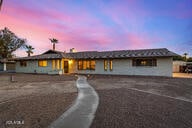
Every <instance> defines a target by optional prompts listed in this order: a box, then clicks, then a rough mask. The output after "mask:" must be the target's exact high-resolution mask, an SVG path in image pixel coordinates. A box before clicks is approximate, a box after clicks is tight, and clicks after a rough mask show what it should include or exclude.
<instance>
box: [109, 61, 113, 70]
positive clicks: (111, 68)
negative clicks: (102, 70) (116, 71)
mask: <svg viewBox="0 0 192 128" xmlns="http://www.w3.org/2000/svg"><path fill="white" fill-rule="evenodd" d="M109 69H110V71H113V60H109Z"/></svg>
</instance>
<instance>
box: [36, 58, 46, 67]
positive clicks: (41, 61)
mask: <svg viewBox="0 0 192 128" xmlns="http://www.w3.org/2000/svg"><path fill="white" fill-rule="evenodd" d="M44 62H46V65H44ZM47 66H48V62H47V60H38V67H47Z"/></svg>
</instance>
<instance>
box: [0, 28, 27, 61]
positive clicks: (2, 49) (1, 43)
mask: <svg viewBox="0 0 192 128" xmlns="http://www.w3.org/2000/svg"><path fill="white" fill-rule="evenodd" d="M25 43H26V40H25V39H21V38H19V37H17V36H16V35H15V34H14V33H13V32H11V31H10V30H9V29H8V28H6V27H5V28H4V29H2V30H0V57H1V58H11V57H12V53H13V52H14V51H16V50H17V49H19V48H22V47H24V46H25Z"/></svg>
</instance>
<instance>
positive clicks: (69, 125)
mask: <svg viewBox="0 0 192 128" xmlns="http://www.w3.org/2000/svg"><path fill="white" fill-rule="evenodd" d="M77 88H78V97H77V99H76V101H75V103H74V105H72V107H71V108H69V109H68V110H67V111H66V112H65V113H64V114H63V115H61V116H60V117H59V118H58V119H57V120H56V121H54V122H53V123H52V124H51V125H50V126H49V127H48V128H89V127H90V125H91V123H92V120H93V119H94V116H95V115H94V114H95V112H96V109H97V107H98V104H99V97H98V94H97V93H96V92H95V90H94V89H93V88H92V87H91V86H90V85H89V84H88V83H87V78H86V77H84V76H78V80H77Z"/></svg>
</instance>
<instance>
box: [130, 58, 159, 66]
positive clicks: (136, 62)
mask: <svg viewBox="0 0 192 128" xmlns="http://www.w3.org/2000/svg"><path fill="white" fill-rule="evenodd" d="M133 66H157V60H156V59H133Z"/></svg>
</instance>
